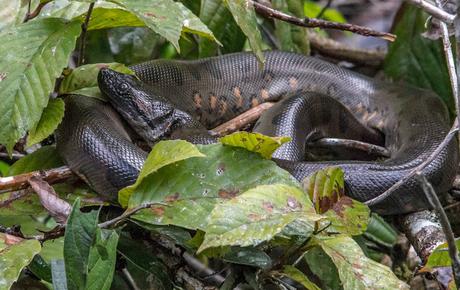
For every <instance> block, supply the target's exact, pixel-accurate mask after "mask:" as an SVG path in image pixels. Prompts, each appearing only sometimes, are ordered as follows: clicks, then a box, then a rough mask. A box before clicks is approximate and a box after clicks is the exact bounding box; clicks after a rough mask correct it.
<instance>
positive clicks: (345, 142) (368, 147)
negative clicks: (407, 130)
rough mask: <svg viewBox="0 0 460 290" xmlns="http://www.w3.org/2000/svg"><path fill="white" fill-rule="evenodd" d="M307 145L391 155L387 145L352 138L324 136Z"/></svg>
mask: <svg viewBox="0 0 460 290" xmlns="http://www.w3.org/2000/svg"><path fill="white" fill-rule="evenodd" d="M307 146H309V147H320V148H333V147H341V148H347V149H354V150H359V151H363V152H366V153H367V154H368V155H372V156H378V157H390V151H388V149H386V148H385V147H382V146H378V145H375V144H370V143H366V142H362V141H357V140H351V139H339V138H322V139H319V140H316V141H314V142H310V143H308V144H307Z"/></svg>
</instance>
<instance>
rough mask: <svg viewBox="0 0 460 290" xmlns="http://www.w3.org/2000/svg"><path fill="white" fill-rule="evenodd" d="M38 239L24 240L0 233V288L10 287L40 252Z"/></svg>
mask: <svg viewBox="0 0 460 290" xmlns="http://www.w3.org/2000/svg"><path fill="white" fill-rule="evenodd" d="M40 249H41V245H40V242H39V241H37V240H24V239H21V238H18V237H15V236H11V235H8V234H4V233H0V269H2V270H1V271H0V289H10V287H11V285H12V284H13V283H14V282H15V281H16V280H17V279H18V277H19V274H20V273H21V270H22V269H23V268H24V267H25V266H27V265H28V264H29V263H30V262H31V261H32V258H33V257H34V256H35V255H36V254H38V253H39V252H40Z"/></svg>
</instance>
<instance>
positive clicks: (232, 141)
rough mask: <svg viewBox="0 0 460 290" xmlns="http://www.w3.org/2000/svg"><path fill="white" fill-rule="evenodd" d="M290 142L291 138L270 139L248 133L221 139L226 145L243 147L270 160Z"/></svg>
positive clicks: (239, 133)
mask: <svg viewBox="0 0 460 290" xmlns="http://www.w3.org/2000/svg"><path fill="white" fill-rule="evenodd" d="M290 140H291V138H290V137H269V136H265V135H262V134H260V133H251V132H246V131H241V132H235V133H232V134H229V135H226V136H224V137H222V138H220V139H219V141H220V143H222V144H224V145H229V146H235V147H241V148H244V149H246V150H249V151H251V152H256V153H259V154H260V155H262V157H264V158H266V159H270V158H271V156H272V154H273V152H275V151H276V149H278V148H279V147H280V146H281V145H283V144H284V143H286V142H289V141H290Z"/></svg>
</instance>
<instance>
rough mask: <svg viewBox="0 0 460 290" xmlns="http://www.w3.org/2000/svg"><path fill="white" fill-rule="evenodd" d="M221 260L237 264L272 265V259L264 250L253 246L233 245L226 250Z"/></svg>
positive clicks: (261, 266) (264, 266)
mask: <svg viewBox="0 0 460 290" xmlns="http://www.w3.org/2000/svg"><path fill="white" fill-rule="evenodd" d="M222 260H224V261H226V262H229V263H233V264H239V265H246V266H251V267H258V268H261V269H268V268H269V267H270V266H271V265H272V259H271V258H270V256H269V255H267V254H266V253H265V252H264V251H262V250H259V249H257V248H253V247H244V248H240V247H233V248H231V249H230V251H228V252H226V253H225V254H224V256H223V257H222Z"/></svg>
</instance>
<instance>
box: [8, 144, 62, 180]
mask: <svg viewBox="0 0 460 290" xmlns="http://www.w3.org/2000/svg"><path fill="white" fill-rule="evenodd" d="M62 165H64V163H62V160H61V158H60V157H59V154H58V153H57V152H56V148H55V147H53V146H43V147H41V148H40V149H38V150H36V151H34V152H33V153H32V154H29V155H26V156H25V157H22V158H21V159H19V160H18V161H16V162H15V163H14V164H13V165H12V166H11V167H10V171H9V175H10V176H12V175H18V174H21V173H26V172H31V171H35V170H41V169H49V168H55V167H59V166H62Z"/></svg>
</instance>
